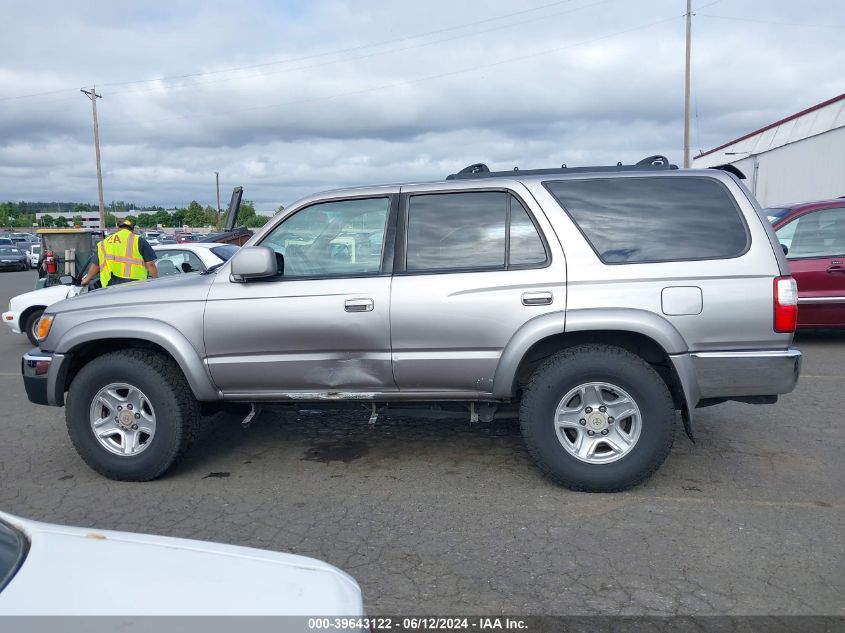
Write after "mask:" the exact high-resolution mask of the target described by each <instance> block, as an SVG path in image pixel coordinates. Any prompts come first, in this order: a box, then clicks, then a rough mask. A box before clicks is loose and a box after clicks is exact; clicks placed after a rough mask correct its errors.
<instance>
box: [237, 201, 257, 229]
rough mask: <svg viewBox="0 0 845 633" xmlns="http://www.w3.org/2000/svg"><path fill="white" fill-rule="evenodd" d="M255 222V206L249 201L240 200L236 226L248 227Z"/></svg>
mask: <svg viewBox="0 0 845 633" xmlns="http://www.w3.org/2000/svg"><path fill="white" fill-rule="evenodd" d="M254 222H255V204H254V203H253V202H252V201H251V200H241V208H240V210H239V211H238V225H239V226H250V225H252V224H253V223H254Z"/></svg>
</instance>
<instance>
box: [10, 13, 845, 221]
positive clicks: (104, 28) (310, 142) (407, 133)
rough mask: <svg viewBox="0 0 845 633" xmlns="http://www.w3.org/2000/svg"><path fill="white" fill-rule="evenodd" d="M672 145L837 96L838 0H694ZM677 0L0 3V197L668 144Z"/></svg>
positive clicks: (296, 179) (284, 189) (357, 175)
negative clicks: (686, 107) (688, 122)
mask: <svg viewBox="0 0 845 633" xmlns="http://www.w3.org/2000/svg"><path fill="white" fill-rule="evenodd" d="M693 8H694V11H696V16H695V17H694V18H693V78H694V81H693V97H694V100H693V112H694V114H697V116H696V117H695V118H694V119H693V123H692V146H693V149H694V150H695V151H694V153H697V150H699V149H705V150H706V149H709V148H712V147H714V146H716V145H719V144H721V143H723V142H725V141H728V140H730V139H732V138H735V137H737V136H740V135H742V134H744V133H746V132H749V131H751V130H753V129H756V128H758V127H760V126H762V125H765V124H768V123H770V122H772V121H774V120H776V119H778V118H781V117H783V116H786V115H789V114H792V113H793V112H796V111H798V110H801V109H803V108H805V107H808V106H810V105H813V104H815V103H818V102H820V101H823V100H825V99H828V98H830V97H833V96H835V95H838V94H841V93H843V92H845V73H843V72H842V69H843V68H845V46H842V38H843V35H845V3H843V2H839V1H835V2H834V1H830V0H827V1H823V0H804V1H803V2H794V1H791V0H718V1H716V2H714V1H713V0H694V1H693ZM684 11H685V2H684V0H562V1H557V2H553V1H552V0H523V1H514V0H510V1H508V0H472V1H464V0H448V1H446V0H426V1H425V2H410V1H405V0H393V1H392V2H388V1H386V0H384V1H378V0H355V1H354V2H352V0H346V1H339V0H311V1H305V0H298V1H282V0H278V1H273V0H263V1H262V0H238V1H237V2H234V1H232V2H228V1H225V2H216V1H211V0H209V1H207V2H198V1H197V2H188V1H182V0H169V1H167V2H155V1H151V0H146V1H144V2H131V1H126V2H123V1H121V2H106V1H100V2H97V1H94V0H88V1H86V0H79V1H74V2H66V1H63V2H54V1H52V0H46V1H45V0H42V1H40V2H38V3H35V4H33V3H23V2H11V1H10V0H5V1H4V2H3V21H4V24H5V27H4V30H3V35H2V37H0V200H43V201H49V200H74V201H90V202H95V201H96V199H97V189H96V177H95V166H94V150H93V141H92V130H91V106H90V102H89V101H88V99H87V98H86V97H85V96H84V95H82V94H80V93H79V88H80V87H83V86H86V87H88V86H91V85H94V84H96V86H97V91H98V92H99V93H100V94H102V95H103V98H102V99H101V100H99V101H98V108H99V115H100V139H101V149H102V163H103V170H104V188H105V198H106V202H107V203H108V202H109V201H111V200H125V201H127V202H129V201H132V202H136V203H138V204H153V203H154V204H162V205H165V206H172V205H179V206H183V205H186V204H187V202H189V201H190V200H191V199H197V200H199V201H200V202H202V203H203V204H214V195H215V194H214V172H215V171H219V172H220V179H221V192H222V193H221V196H222V198H223V200H224V205H225V201H226V200H228V197H229V193H230V192H231V188H232V187H233V186H235V185H243V186H244V188H245V197H246V198H248V199H252V200H255V201H256V203H257V205H256V206H257V207H258V208H259V210H264V211H269V210H270V209H273V208H275V207H276V206H277V205H279V204H285V205H287V204H289V203H290V202H292V201H293V200H295V199H296V198H298V197H300V196H302V195H305V194H308V193H312V192H314V191H318V190H321V189H327V188H332V187H338V186H346V185H354V184H372V183H383V182H396V181H402V180H430V179H439V178H442V177H443V176H445V175H447V174H449V173H452V172H453V171H456V170H457V169H460V168H461V167H463V166H465V165H467V164H469V163H474V162H479V161H481V162H486V163H487V164H488V165H490V166H491V168H494V169H495V168H499V169H510V168H512V167H513V166H514V165H519V166H520V167H523V168H531V167H549V166H553V165H557V164H560V163H567V164H569V165H584V164H607V163H615V162H616V161H619V160H621V161H623V162H632V161H636V160H638V159H640V158H642V157H643V156H646V155H650V154H656V153H660V154H665V155H667V156H668V157H669V158H670V159H671V160H672V161H673V162H677V163H681V162H682V160H683V68H684V18H683V13H684Z"/></svg>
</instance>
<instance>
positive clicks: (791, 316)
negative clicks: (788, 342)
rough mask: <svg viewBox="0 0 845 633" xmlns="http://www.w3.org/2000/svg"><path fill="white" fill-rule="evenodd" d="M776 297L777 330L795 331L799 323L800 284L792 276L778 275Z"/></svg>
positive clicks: (784, 331)
mask: <svg viewBox="0 0 845 633" xmlns="http://www.w3.org/2000/svg"><path fill="white" fill-rule="evenodd" d="M774 297H775V332H782V333H791V332H794V331H795V327H796V326H797V325H798V284H796V283H795V280H794V279H793V278H792V277H776V278H775V292H774Z"/></svg>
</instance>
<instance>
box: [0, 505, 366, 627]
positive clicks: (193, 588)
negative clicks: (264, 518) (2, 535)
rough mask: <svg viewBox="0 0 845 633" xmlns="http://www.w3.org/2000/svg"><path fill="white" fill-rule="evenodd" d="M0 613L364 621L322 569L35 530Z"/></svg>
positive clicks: (28, 529) (211, 549)
mask: <svg viewBox="0 0 845 633" xmlns="http://www.w3.org/2000/svg"><path fill="white" fill-rule="evenodd" d="M0 519H3V520H4V521H6V522H7V523H9V524H10V525H12V526H14V527H15V528H17V529H18V530H20V531H21V532H23V533H24V534H25V535H26V537H27V539H28V540H29V552H28V553H27V556H26V559H25V560H24V561H23V564H22V565H21V567H20V569H19V570H18V572H17V574H16V575H15V576H14V577H13V578H12V580H11V582H10V583H9V584H8V585H7V586H6V588H5V589H3V591H2V592H0V615H41V616H48V615H205V616H210V615H325V616H328V615H348V616H355V615H361V614H362V611H363V604H362V600H361V590H360V589H359V587H358V584H357V583H356V582H355V580H354V579H353V578H352V577H351V576H349V575H348V574H346V573H344V572H342V571H341V570H339V569H337V568H336V567H333V566H331V565H329V564H328V563H324V562H322V561H319V560H316V559H313V558H306V557H304V556H294V555H292V554H282V553H278V552H269V551H265V550H258V549H252V548H246V547H235V546H231V545H222V544H218V543H207V542H203V541H193V540H186V539H176V538H168V537H163V536H149V535H144V534H132V533H128V532H111V531H105V530H95V529H91V528H74V527H66V526H62V525H51V524H49V523H38V522H35V521H28V520H25V519H21V518H19V517H15V516H12V515H8V514H4V513H0Z"/></svg>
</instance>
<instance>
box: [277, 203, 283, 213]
mask: <svg viewBox="0 0 845 633" xmlns="http://www.w3.org/2000/svg"><path fill="white" fill-rule="evenodd" d="M284 210H285V205H283V204H280V205H279V208H278V209H276V213H281V212H282V211H284Z"/></svg>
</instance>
